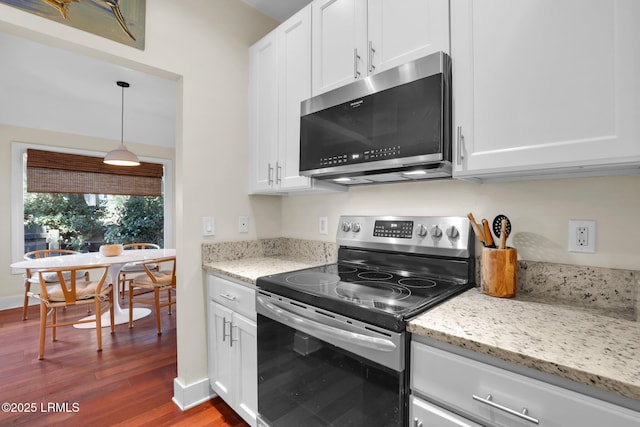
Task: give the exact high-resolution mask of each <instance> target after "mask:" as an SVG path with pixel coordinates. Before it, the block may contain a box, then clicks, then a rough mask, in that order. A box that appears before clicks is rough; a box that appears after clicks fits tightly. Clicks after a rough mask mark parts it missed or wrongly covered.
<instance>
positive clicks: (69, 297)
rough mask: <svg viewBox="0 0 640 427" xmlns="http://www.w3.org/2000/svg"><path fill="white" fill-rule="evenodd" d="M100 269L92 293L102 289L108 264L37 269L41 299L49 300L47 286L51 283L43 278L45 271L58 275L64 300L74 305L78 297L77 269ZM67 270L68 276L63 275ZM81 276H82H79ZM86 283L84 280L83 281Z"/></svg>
mask: <svg viewBox="0 0 640 427" xmlns="http://www.w3.org/2000/svg"><path fill="white" fill-rule="evenodd" d="M98 269H102V274H101V275H100V279H99V280H98V281H94V282H92V283H96V286H95V292H94V293H93V294H94V295H98V294H100V293H101V291H102V287H103V286H104V283H105V282H106V279H107V277H108V273H109V265H108V264H99V265H96V264H92V265H83V266H74V267H56V268H46V269H40V270H38V274H39V276H40V292H41V294H40V295H41V299H43V300H46V301H51V295H50V290H49V289H48V287H47V286H51V283H47V282H46V281H45V279H44V275H45V274H46V273H55V274H56V275H57V276H58V282H59V288H60V289H61V291H62V294H63V295H64V301H65V302H66V304H67V305H74V304H76V303H77V301H78V300H79V299H85V298H78V280H77V278H78V274H77V272H78V270H82V271H87V272H88V271H91V270H98ZM66 272H68V273H69V275H68V277H65V274H64V273H66ZM81 277H82V276H81ZM84 283H86V282H84Z"/></svg>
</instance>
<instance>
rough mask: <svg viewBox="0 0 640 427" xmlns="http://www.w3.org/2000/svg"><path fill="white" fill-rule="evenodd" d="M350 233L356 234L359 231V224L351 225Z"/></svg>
mask: <svg viewBox="0 0 640 427" xmlns="http://www.w3.org/2000/svg"><path fill="white" fill-rule="evenodd" d="M351 231H353V232H354V233H357V232H358V231H360V223H359V222H354V223H353V225H352V226H351Z"/></svg>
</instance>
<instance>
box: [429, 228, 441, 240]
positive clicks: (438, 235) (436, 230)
mask: <svg viewBox="0 0 640 427" xmlns="http://www.w3.org/2000/svg"><path fill="white" fill-rule="evenodd" d="M431 237H433V238H434V239H439V238H441V237H442V230H441V229H440V227H438V226H437V225H434V226H433V227H431Z"/></svg>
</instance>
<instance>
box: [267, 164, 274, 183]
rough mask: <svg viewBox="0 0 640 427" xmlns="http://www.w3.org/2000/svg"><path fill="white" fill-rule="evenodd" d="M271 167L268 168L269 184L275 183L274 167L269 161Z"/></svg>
mask: <svg viewBox="0 0 640 427" xmlns="http://www.w3.org/2000/svg"><path fill="white" fill-rule="evenodd" d="M268 166H269V169H268V177H267V183H268V185H270V186H271V185H273V168H272V167H271V163H269V165H268Z"/></svg>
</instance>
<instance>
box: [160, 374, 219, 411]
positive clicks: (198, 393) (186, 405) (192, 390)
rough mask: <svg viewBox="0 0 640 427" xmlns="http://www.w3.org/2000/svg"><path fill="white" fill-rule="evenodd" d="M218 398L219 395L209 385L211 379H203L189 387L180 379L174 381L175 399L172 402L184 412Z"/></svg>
mask: <svg viewBox="0 0 640 427" xmlns="http://www.w3.org/2000/svg"><path fill="white" fill-rule="evenodd" d="M216 396H217V394H216V393H215V392H214V391H213V390H212V389H211V387H210V385H209V378H203V379H201V380H200V381H197V382H195V383H192V384H189V385H184V384H183V383H182V381H181V380H180V378H178V377H176V378H174V379H173V398H172V399H171V400H172V401H173V403H175V404H176V405H177V406H178V407H179V408H180V409H181V410H183V411H186V410H188V409H191V408H193V407H194V406H198V405H200V404H201V403H204V402H207V401H209V400H211V399H213V398H214V397H216Z"/></svg>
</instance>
